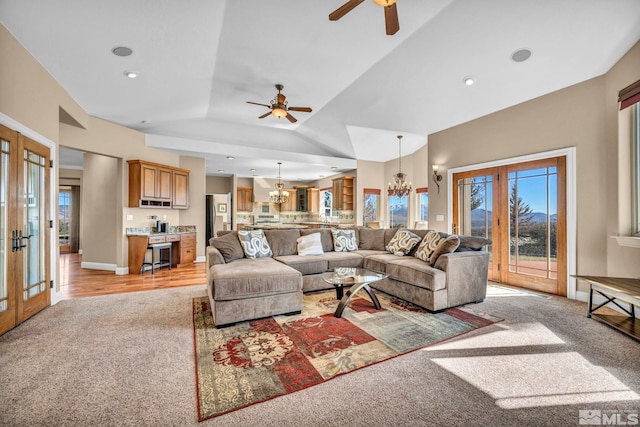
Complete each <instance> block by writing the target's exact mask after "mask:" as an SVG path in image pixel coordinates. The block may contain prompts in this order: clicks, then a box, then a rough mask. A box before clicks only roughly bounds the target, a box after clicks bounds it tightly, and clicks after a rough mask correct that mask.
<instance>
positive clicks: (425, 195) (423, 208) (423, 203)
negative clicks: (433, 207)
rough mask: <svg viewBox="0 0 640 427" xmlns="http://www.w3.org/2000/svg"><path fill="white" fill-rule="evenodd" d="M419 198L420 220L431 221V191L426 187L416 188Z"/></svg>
mask: <svg viewBox="0 0 640 427" xmlns="http://www.w3.org/2000/svg"><path fill="white" fill-rule="evenodd" d="M416 196H417V198H418V209H419V212H418V218H419V219H418V221H429V191H428V189H427V188H426V187H425V188H416Z"/></svg>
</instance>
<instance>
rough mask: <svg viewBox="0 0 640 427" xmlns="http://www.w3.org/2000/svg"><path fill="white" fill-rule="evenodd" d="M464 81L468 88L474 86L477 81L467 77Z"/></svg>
mask: <svg viewBox="0 0 640 427" xmlns="http://www.w3.org/2000/svg"><path fill="white" fill-rule="evenodd" d="M462 81H463V82H464V84H466V85H467V86H471V85H472V84H474V83H475V82H476V81H475V80H474V79H473V77H465V78H464V79H462Z"/></svg>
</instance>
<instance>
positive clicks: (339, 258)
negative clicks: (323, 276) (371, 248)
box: [320, 252, 364, 270]
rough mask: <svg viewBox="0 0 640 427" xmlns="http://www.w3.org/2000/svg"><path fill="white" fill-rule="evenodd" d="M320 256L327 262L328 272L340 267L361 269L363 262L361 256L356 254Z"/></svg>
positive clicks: (329, 253) (338, 253)
mask: <svg viewBox="0 0 640 427" xmlns="http://www.w3.org/2000/svg"><path fill="white" fill-rule="evenodd" d="M320 256H321V257H322V258H324V259H326V260H327V262H328V266H327V268H328V269H329V270H331V269H334V268H341V267H349V268H361V267H362V263H363V262H364V258H362V255H360V254H358V253H356V252H327V253H325V254H324V255H320Z"/></svg>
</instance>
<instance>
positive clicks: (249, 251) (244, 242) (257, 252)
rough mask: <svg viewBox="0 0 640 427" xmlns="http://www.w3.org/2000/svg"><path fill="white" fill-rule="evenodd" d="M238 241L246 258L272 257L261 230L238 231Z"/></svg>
mask: <svg viewBox="0 0 640 427" xmlns="http://www.w3.org/2000/svg"><path fill="white" fill-rule="evenodd" d="M238 240H240V245H241V246H242V250H243V251H244V255H245V256H246V257H247V258H263V257H270V256H272V255H273V252H271V248H270V247H269V242H267V238H266V237H265V236H264V232H263V231H262V230H251V231H247V230H240V231H238Z"/></svg>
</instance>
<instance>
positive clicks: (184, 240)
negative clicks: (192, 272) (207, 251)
mask: <svg viewBox="0 0 640 427" xmlns="http://www.w3.org/2000/svg"><path fill="white" fill-rule="evenodd" d="M195 260H196V233H183V234H181V235H180V260H179V261H178V263H179V264H193V262H194V261H195Z"/></svg>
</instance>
